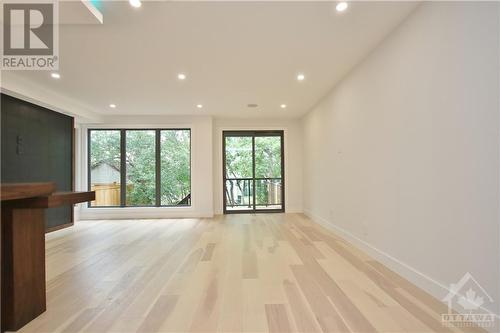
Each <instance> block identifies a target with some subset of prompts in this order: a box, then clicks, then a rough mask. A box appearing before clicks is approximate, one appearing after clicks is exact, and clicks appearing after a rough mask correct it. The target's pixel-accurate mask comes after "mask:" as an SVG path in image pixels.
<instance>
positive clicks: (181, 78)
mask: <svg viewBox="0 0 500 333" xmlns="http://www.w3.org/2000/svg"><path fill="white" fill-rule="evenodd" d="M186 77H187V76H186V74H184V73H179V74H177V78H178V79H179V80H185V79H186Z"/></svg>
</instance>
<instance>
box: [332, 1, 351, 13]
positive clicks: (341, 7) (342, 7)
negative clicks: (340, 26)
mask: <svg viewBox="0 0 500 333" xmlns="http://www.w3.org/2000/svg"><path fill="white" fill-rule="evenodd" d="M347 7H349V4H348V3H347V2H345V1H342V2H339V3H338V4H337V7H335V8H336V9H337V11H338V12H343V11H345V10H346V9H347Z"/></svg>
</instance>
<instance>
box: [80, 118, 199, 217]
mask: <svg viewBox="0 0 500 333" xmlns="http://www.w3.org/2000/svg"><path fill="white" fill-rule="evenodd" d="M141 130H142V131H155V162H156V165H155V205H140V206H137V205H134V206H127V205H126V199H127V198H126V195H127V194H126V186H127V182H126V179H127V167H126V158H125V156H126V135H127V134H126V132H127V131H141ZM92 131H119V132H120V205H119V206H91V202H88V203H87V207H88V208H158V207H164V208H186V207H187V208H189V207H192V191H193V184H192V179H193V170H192V164H193V163H192V162H193V156H192V152H193V150H192V144H193V143H192V130H191V128H106V127H103V128H88V129H87V188H88V190H89V191H90V190H91V188H92V183H91V181H92V180H91V168H90V155H91V149H90V146H91V145H90V139H91V132H92ZM162 131H189V193H190V196H191V198H190V200H189V203H188V204H185V205H162V204H161V132H162Z"/></svg>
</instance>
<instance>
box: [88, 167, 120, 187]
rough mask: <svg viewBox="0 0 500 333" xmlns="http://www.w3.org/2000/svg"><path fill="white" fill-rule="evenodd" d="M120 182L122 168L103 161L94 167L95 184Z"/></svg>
mask: <svg viewBox="0 0 500 333" xmlns="http://www.w3.org/2000/svg"><path fill="white" fill-rule="evenodd" d="M119 182H120V170H119V169H118V168H116V167H115V166H113V165H111V164H109V163H106V162H101V163H99V164H97V165H96V166H94V167H93V168H92V183H93V184H112V183H119Z"/></svg>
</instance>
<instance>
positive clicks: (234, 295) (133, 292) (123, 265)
mask: <svg viewBox="0 0 500 333" xmlns="http://www.w3.org/2000/svg"><path fill="white" fill-rule="evenodd" d="M46 247H47V312H45V313H44V314H43V315H41V316H40V317H38V318H37V319H35V320H34V321H32V322H31V323H29V324H28V325H27V326H25V327H24V328H23V329H22V330H21V331H20V332H96V333H97V332H187V331H198V332H201V331H204V332H213V331H222V332H243V331H244V332H267V331H270V332H288V331H300V332H375V331H378V332H460V330H458V329H456V328H447V327H443V326H442V325H441V322H440V313H445V312H446V311H447V310H446V307H445V306H444V305H443V304H441V303H440V302H438V301H437V300H435V299H433V298H432V297H430V296H429V295H428V294H426V293H425V292H423V291H421V290H420V289H418V288H416V287H415V286H414V285H412V284H411V283H409V282H407V281H406V280H404V279H403V278H401V277H400V276H398V275H396V274H395V273H393V272H391V271H390V270H388V269H387V268H385V267H384V266H383V265H381V264H380V263H378V262H376V261H373V260H372V259H370V257H368V256H367V255H366V254H364V253H363V252H361V251H359V250H357V249H356V248H354V247H353V246H351V245H350V244H348V243H347V242H345V241H344V240H342V239H341V238H339V237H338V236H336V235H335V234H333V233H332V232H330V231H327V230H326V229H324V228H322V227H320V226H319V225H317V224H314V223H312V222H311V221H310V220H309V219H308V218H306V217H305V216H304V215H301V214H263V215H228V216H219V217H216V218H214V219H181V220H127V221H123V220H122V221H118V220H117V221H84V222H79V223H76V224H75V226H74V227H72V228H69V229H65V230H61V231H57V232H55V233H51V234H48V235H47V242H46ZM463 330H464V331H466V332H467V331H479V330H478V329H475V328H469V329H463Z"/></svg>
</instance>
